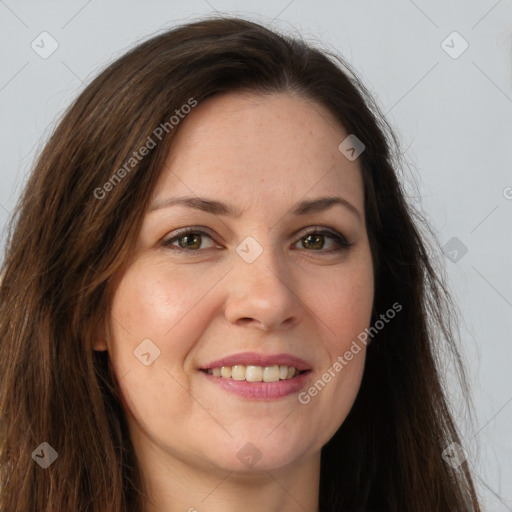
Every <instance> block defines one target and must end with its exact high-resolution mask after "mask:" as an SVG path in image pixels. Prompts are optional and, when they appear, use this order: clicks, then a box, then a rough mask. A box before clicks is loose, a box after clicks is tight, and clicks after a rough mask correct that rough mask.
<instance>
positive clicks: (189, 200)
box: [149, 196, 361, 219]
mask: <svg viewBox="0 0 512 512" xmlns="http://www.w3.org/2000/svg"><path fill="white" fill-rule="evenodd" d="M175 205H183V206H186V207H188V208H193V209H195V210H200V211H202V212H206V213H212V214H214V215H223V216H230V217H234V218H239V217H241V216H242V214H243V211H241V210H239V209H238V208H234V207H233V206H229V205H227V204H225V203H222V202H220V201H216V200H215V199H210V198H206V197H197V196H183V197H172V198H169V199H162V200H160V201H156V202H155V203H153V204H152V205H151V206H150V208H149V211H150V212H152V211H155V210H159V209H161V208H169V207H170V206H175ZM334 205H341V206H344V207H345V208H347V209H348V210H349V211H350V212H352V213H353V214H354V215H355V216H356V217H358V218H359V219H361V214H360V213H359V210H358V209H357V208H356V207H355V206H354V205H353V204H352V203H350V202H349V201H347V200H346V199H343V198H342V197H338V196H325V197H318V198H316V199H306V200H304V201H301V202H299V203H297V204H296V205H295V207H294V208H293V210H292V214H293V215H308V214H311V213H317V212H321V211H324V210H327V209H329V208H331V207H332V206H334Z"/></svg>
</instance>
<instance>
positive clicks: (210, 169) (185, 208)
mask: <svg viewBox="0 0 512 512" xmlns="http://www.w3.org/2000/svg"><path fill="white" fill-rule="evenodd" d="M181 123H182V126H180V131H179V133H178V134H177V137H176V139H175V141H174V144H173V149H172V154H171V155H170V157H169V159H168V161H167V163H166V166H165V169H164V170H163V173H162V175H161V177H160V180H159V182H158V184H157V186H156V188H155V191H154V195H153V198H152V202H151V203H152V205H153V207H152V209H150V211H148V212H147V213H146V215H145V218H144V221H143V225H142V230H141V232H140V235H139V238H138V245H137V247H136V250H135V251H134V253H133V260H132V262H131V263H130V265H129V266H128V267H127V269H126V270H125V271H124V273H123V275H122V276H121V277H120V280H119V284H118V286H117V288H116V290H115V293H114V298H113V304H112V316H111V319H110V327H111V333H112V338H111V340H110V341H109V344H108V350H109V352H110V357H111V360H112V364H113V368H114V371H115V374H116V376H117V379H118V380H119V385H120V389H121V393H122V399H123V403H124V407H125V408H126V410H127V413H128V414H127V417H128V422H129V427H130V434H131V436H132V438H133V440H134V444H135V447H136V450H138V452H139V455H140V454H141V453H146V452H148V451H150V452H152V453H158V454H160V455H161V456H163V459H162V460H171V459H172V460H175V461H181V462H182V463H185V464H187V465H193V466H196V467H201V468H202V469H212V468H216V469H219V468H222V469H225V470H230V471H248V470H250V469H251V468H252V467H254V468H255V469H267V470H268V469H272V468H278V467H282V466H285V465H287V464H291V463H298V462H299V461H301V460H303V461H304V460H307V458H311V457H314V456H317V455H318V454H319V451H320V449H321V448H322V446H323V445H324V444H325V443H326V442H327V441H328V440H329V439H330V438H331V437H332V435H333V434H334V433H335V431H336V430H337V429H338V427H339V426H340V425H341V423H342V422H343V421H344V419H345V418H346V416H347V414H348V412H349V410H350V408H351V406H352V404H353V402H354V399H355V397H356V395H357V392H358V389H359V386H360V382H361V378H362V372H363V368H364V359H365V350H364V345H362V344H361V343H359V351H358V352H357V353H356V354H355V355H353V358H351V360H350V361H347V360H346V358H345V357H344V354H345V353H346V352H347V351H349V349H350V348H351V346H352V347H354V345H353V341H354V340H356V339H357V336H358V334H360V333H361V332H362V331H363V330H364V329H365V328H366V327H368V325H369V322H370V315H371V309H372V303H373V285H374V282H373V272H372V259H371V254H370V247H369V242H368V237H367V232H366V229H365V218H364V200H363V182H362V176H361V170H360V168H359V164H358V160H357V159H356V160H353V161H351V160H349V159H348V158H346V157H345V156H344V154H343V153H342V152H340V150H339V149H338V146H339V145H340V143H341V142H342V141H343V140H344V139H345V138H346V137H347V136H348V135H349V134H348V133H346V132H345V131H344V130H343V129H342V128H341V127H340V126H339V125H338V124H337V123H336V122H335V120H334V119H333V118H332V117H331V115H330V114H329V113H328V112H327V111H326V110H325V109H324V108H323V107H321V106H320V105H318V104H316V103H314V102H312V101H308V100H305V99H302V98H299V97H298V96H294V95H290V94H272V95H265V96H260V95H248V94H242V93H229V94H225V95H221V96H216V97H213V98H210V99H208V100H205V101H204V102H202V103H200V104H199V105H198V106H197V107H196V108H195V109H193V110H192V112H191V113H190V114H188V116H187V117H186V118H185V119H184V120H182V121H181ZM126 179H129V177H127V178H126ZM184 197H188V198H190V200H187V202H185V201H183V202H179V203H178V202H174V201H175V200H176V199H177V198H184ZM325 197H337V198H340V202H332V203H312V204H311V205H310V206H308V205H307V203H308V202H310V201H316V200H317V199H319V198H325ZM228 210H229V211H231V212H235V213H238V214H239V215H235V214H234V213H231V214H230V213H227V212H228ZM189 227H190V228H193V229H191V231H192V232H191V233H189V234H188V235H187V234H185V235H184V234H180V233H179V230H182V229H183V228H189ZM315 227H317V228H318V231H320V232H321V233H319V234H316V235H315V234H309V232H310V231H312V230H313V229H314V228H315ZM337 236H339V237H340V241H338V240H337V238H336V237H337ZM345 241H348V242H349V243H350V244H351V245H350V247H346V246H345V243H344V242H345ZM95 348H96V349H98V350H101V349H105V348H107V347H106V345H102V343H101V342H98V343H97V344H96V346H95ZM355 352H356V351H355V350H353V351H352V353H355ZM339 357H342V358H343V360H344V361H345V362H344V364H341V366H342V368H341V370H340V369H339V365H338V366H336V365H335V363H336V362H337V361H338V362H339V359H338V358H339ZM227 358H229V360H227ZM223 359H226V361H223V362H222V360H223ZM299 360H300V361H301V363H300V362H299ZM219 361H220V362H219ZM237 363H238V364H237ZM221 366H224V367H225V368H224V370H222V371H221V370H219V369H217V368H220V367H221ZM244 367H245V373H244ZM276 367H277V368H276ZM287 367H295V368H297V367H299V369H301V371H302V373H300V374H299V375H298V376H295V377H293V378H291V379H289V380H288V379H287V377H288V376H290V375H292V374H293V373H294V372H295V373H297V372H296V370H291V369H288V368H287ZM214 368H215V369H214ZM334 368H336V369H334ZM208 369H210V372H211V373H213V375H210V374H209V373H208ZM304 370H307V371H304ZM219 372H222V375H224V376H221V377H219V376H217V375H218V373H219ZM230 373H231V377H228V376H229V374H230ZM329 376H330V378H329ZM244 377H245V380H244ZM285 377H286V378H285ZM262 378H263V379H264V380H263V381H261V379H262ZM276 378H277V381H276ZM253 379H254V380H253ZM322 379H323V380H322ZM319 380H320V381H321V383H320V384H318V383H317V382H318V381H319ZM267 381H268V382H267ZM315 383H317V385H316V387H315ZM311 389H313V391H310V390H311ZM315 390H316V392H315ZM142 456H143V455H142Z"/></svg>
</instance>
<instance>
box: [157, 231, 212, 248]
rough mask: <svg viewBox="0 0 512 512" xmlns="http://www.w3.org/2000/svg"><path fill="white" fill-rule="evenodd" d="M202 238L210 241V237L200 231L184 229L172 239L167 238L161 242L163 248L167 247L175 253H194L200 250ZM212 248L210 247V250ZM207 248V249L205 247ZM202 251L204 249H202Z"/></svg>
mask: <svg viewBox="0 0 512 512" xmlns="http://www.w3.org/2000/svg"><path fill="white" fill-rule="evenodd" d="M203 237H206V238H209V239H210V240H212V237H211V236H210V235H209V234H208V233H206V232H204V231H200V230H196V229H191V228H186V229H183V230H181V231H179V232H178V233H176V234H175V235H174V236H173V237H171V238H168V239H167V240H164V241H163V242H162V245H163V246H164V247H167V248H169V249H171V250H173V251H174V250H175V251H186V252H196V251H200V250H201V244H202V242H203ZM212 241H213V240H212ZM176 242H177V244H176ZM211 247H212V246H210V248H211ZM207 248H208V247H207ZM203 249H204V247H203Z"/></svg>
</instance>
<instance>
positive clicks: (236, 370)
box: [207, 364, 299, 382]
mask: <svg viewBox="0 0 512 512" xmlns="http://www.w3.org/2000/svg"><path fill="white" fill-rule="evenodd" d="M207 372H208V373H209V374H210V375H212V376H213V377H220V378H223V379H234V380H246V381H248V382H278V381H279V380H288V379H292V378H293V377H295V376H296V375H297V374H298V373H299V371H298V370H297V369H296V368H294V367H293V366H286V365H280V366H278V365H274V366H254V365H248V366H245V365H243V364H238V365H235V366H223V367H221V368H209V369H208V370H207Z"/></svg>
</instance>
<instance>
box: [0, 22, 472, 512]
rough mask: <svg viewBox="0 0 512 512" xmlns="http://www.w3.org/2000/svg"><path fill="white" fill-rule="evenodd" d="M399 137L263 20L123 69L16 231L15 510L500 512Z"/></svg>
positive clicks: (10, 353)
mask: <svg viewBox="0 0 512 512" xmlns="http://www.w3.org/2000/svg"><path fill="white" fill-rule="evenodd" d="M392 144H394V146H395V147H396V146H397V141H396V140H395V138H394V136H393V134H392V132H391V130H390V128H389V126H388V125H387V123H386V122H385V120H384V119H383V117H382V115H381V114H380V113H379V110H378V108H377V107H376V106H375V104H374V102H373V100H372V99H371V97H370V95H369V94H368V92H367V91H366V89H365V88H364V86H363V85H362V84H361V83H360V82H359V81H358V80H357V78H355V76H354V74H353V73H352V72H351V71H350V69H349V67H348V66H347V65H346V64H344V63H343V61H341V60H339V59H338V60H336V59H335V58H333V56H329V55H325V54H324V53H322V52H321V51H319V50H316V49H313V48H311V47H308V46H307V45H306V44H304V43H303V42H301V41H298V40H291V39H289V38H287V37H283V36H280V35H278V34H276V33H274V32H271V31H269V30H268V29H266V28H264V27H262V26H260V25H257V24H255V23H251V22H248V21H244V20H241V19H230V18H220V19H210V20H206V21H200V22H195V23H190V24H188V25H185V26H182V27H178V28H175V29H172V30H169V31H167V32H165V33H163V34H161V35H158V36H156V37H153V38H152V39H150V40H148V41H146V42H144V43H143V44H140V45H139V46H137V47H136V48H134V49H133V50H131V51H130V52H129V53H127V54H126V55H125V56H123V57H122V58H120V59H119V60H117V61H116V62H114V63H113V64H111V65H110V66H109V67H108V68H107V69H106V70H105V71H103V72H102V73H101V74H100V75H99V76H98V77H97V78H96V79H95V80H94V81H93V82H92V83H91V84H90V85H89V86H88V87H87V88H86V89H85V91H84V92H83V93H82V94H81V95H80V97H79V98H78V99H77V100H76V101H75V103H74V104H73V105H72V106H71V107H70V109H69V110H68V112H67V114H66V115H65V116H64V118H63V119H62V121H61V122H60V124H59V125H58V127H57V128H56V130H55V133H54V134H53V136H52V138H51V139H50V141H49V142H48V144H47V145H46V148H45V149H44V151H43V153H42V155H41V156H40V158H39V161H38V163H37V165H36V167H35V169H34V171H33V172H32V174H31V176H30V180H29V182H28V184H27V186H26V190H25V192H24V194H23V196H22V198H21V200H20V203H19V206H18V209H17V213H16V216H15V218H14V220H13V230H12V233H11V236H10V239H9V242H8V245H7V251H6V257H5V263H4V269H3V275H4V277H3V282H2V284H1V290H0V293H1V306H0V307H1V316H0V322H1V323H0V329H1V330H0V333H1V338H0V340H1V345H0V361H1V362H0V365H2V367H1V371H2V375H3V382H2V388H1V389H2V392H1V414H2V423H1V431H0V438H1V443H2V445H1V446H2V449H1V458H0V465H1V468H2V477H1V482H0V488H1V490H2V494H1V499H0V510H1V511H2V512H4V511H5V512H21V511H24V512H26V511H28V510H38V511H39V510H52V511H69V510H75V511H86V510H87V511H95V512H100V511H101V512H106V511H109V512H121V511H133V512H135V511H138V512H140V511H145V512H150V511H151V512H160V511H164V510H165V511H171V512H173V511H177V510H191V511H192V510H197V511H201V510H209V511H215V510H235V509H236V510H240V509H243V510H253V511H256V510H258V511H259V510H265V511H268V510H272V511H295V510H308V511H309V510H311V511H322V512H324V511H325V512H327V511H329V512H331V511H349V510H350V511H405V510H411V511H428V512H431V511H433V510H436V511H463V510H464V511H478V510H480V509H479V505H478V500H477V497H476V494H475V490H474V486H473V482H472V479H471V475H470V470H469V467H468V462H467V461H466V460H465V456H464V452H463V450H462V449H461V448H460V439H459V437H458V434H457V429H456V426H455V425H454V421H453V419H452V416H451V414H450V412H449V409H448V406H447V402H446V399H445V392H444V390H443V387H442V385H441V381H440V376H439V373H438V363H437V360H438V355H439V351H440V350H441V349H440V347H441V343H443V344H444V345H445V346H448V347H449V348H450V350H451V353H452V355H453V356H455V360H456V362H457V364H459V369H460V370H461V378H462V382H463V384H464V373H463V368H462V367H461V366H460V359H459V355H458V352H457V348H456V346H455V345H454V343H453V341H452V338H453V333H452V332H451V323H450V318H449V316H448V309H447V308H448V306H449V302H448V296H447V293H446V290H445V287H444V285H443V282H442V280H441V279H440V278H439V277H438V276H437V274H436V272H435V271H434V269H433V267H432V264H431V256H430V254H429V252H428V251H427V248H426V245H425V243H424V241H423V237H422V236H421V234H420V230H419V228H418V225H417V224H416V222H415V220H414V213H413V211H412V209H411V208H410V207H409V206H408V205H407V203H406V201H405V198H404V194H403V192H402V190H401V187H400V184H399V182H398V180H397V175H396V171H395V167H396V166H397V162H398V159H397V157H396V154H395V153H393V149H392V148H393V146H392Z"/></svg>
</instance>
